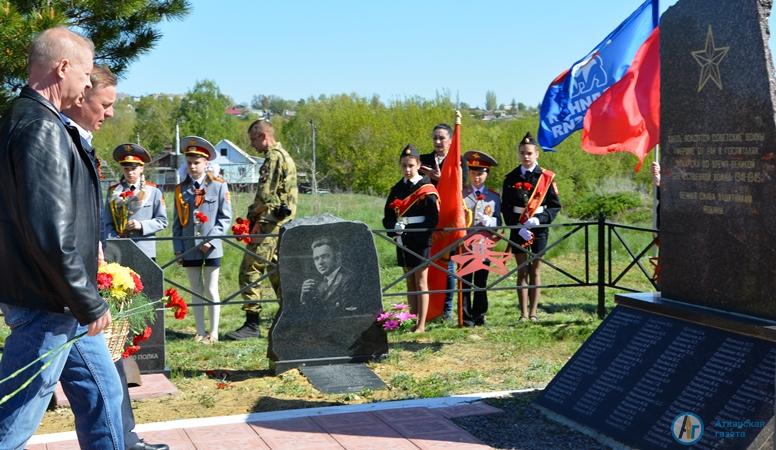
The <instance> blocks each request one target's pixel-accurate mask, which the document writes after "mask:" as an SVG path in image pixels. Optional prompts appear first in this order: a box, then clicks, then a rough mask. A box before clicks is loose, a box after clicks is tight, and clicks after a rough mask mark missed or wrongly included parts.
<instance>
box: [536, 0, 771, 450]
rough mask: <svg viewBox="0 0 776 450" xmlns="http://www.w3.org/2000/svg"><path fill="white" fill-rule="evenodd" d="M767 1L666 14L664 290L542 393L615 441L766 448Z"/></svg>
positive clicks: (593, 342) (686, 7) (587, 347)
mask: <svg viewBox="0 0 776 450" xmlns="http://www.w3.org/2000/svg"><path fill="white" fill-rule="evenodd" d="M770 8H771V2H770V1H758V0H725V1H707V0H679V2H678V3H677V4H676V5H675V6H672V7H670V8H669V9H668V10H667V11H666V12H665V14H663V17H662V18H661V22H660V34H661V36H660V39H661V46H660V47H661V71H660V74H661V91H660V98H661V111H660V114H661V120H660V122H661V150H662V160H661V166H662V169H663V170H662V180H661V186H660V188H661V204H660V214H661V218H660V222H661V229H660V264H661V272H660V276H661V280H660V283H661V289H662V291H661V292H660V293H649V294H625V295H617V296H615V301H616V302H617V303H618V306H617V307H616V308H615V309H614V311H612V313H611V314H610V315H609V316H608V317H607V318H606V319H605V320H604V322H603V323H602V324H601V326H600V327H599V328H598V329H597V330H596V332H595V333H594V334H593V335H592V336H591V337H590V338H589V339H588V340H587V341H586V342H585V343H584V344H583V345H582V347H581V348H580V350H579V351H577V353H576V354H575V355H574V356H573V357H572V358H571V360H570V361H569V362H568V363H567V364H566V365H565V366H564V367H563V369H561V371H560V372H559V373H558V375H557V376H556V377H555V378H554V379H553V380H552V382H551V383H550V384H549V385H548V386H547V388H546V389H545V390H544V392H543V393H542V395H541V396H540V397H539V398H537V400H536V405H537V406H538V407H539V408H540V409H542V410H543V411H544V412H545V413H546V414H548V415H549V416H551V417H553V418H555V419H558V420H560V421H563V422H566V423H569V424H572V425H574V426H581V428H582V429H583V431H587V432H589V433H590V434H592V435H594V436H596V437H597V438H599V439H600V440H602V441H604V442H605V443H608V444H611V445H614V446H616V447H621V446H628V447H633V448H687V447H688V446H692V448H714V449H723V448H724V449H738V448H742V449H743V448H747V449H752V448H758V449H759V448H773V446H774V439H773V433H774V376H775V375H776V322H774V320H775V319H776V297H774V295H773V292H774V290H776V241H775V240H774V239H773V238H772V233H773V231H772V230H773V229H774V226H775V225H776V203H775V202H774V201H773V198H774V193H776V178H774V175H776V173H774V172H775V170H776V159H774V157H775V156H776V153H775V152H776V134H775V133H774V131H776V126H775V125H776V119H775V117H776V116H775V115H774V87H776V83H775V81H774V77H773V67H772V63H771V56H770V50H769V49H768V46H767V42H768V16H769V15H770Z"/></svg>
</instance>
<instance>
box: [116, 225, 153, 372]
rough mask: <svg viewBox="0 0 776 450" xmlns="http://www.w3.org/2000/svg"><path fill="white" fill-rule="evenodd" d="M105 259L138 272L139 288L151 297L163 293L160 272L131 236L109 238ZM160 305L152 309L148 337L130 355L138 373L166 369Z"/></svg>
mask: <svg viewBox="0 0 776 450" xmlns="http://www.w3.org/2000/svg"><path fill="white" fill-rule="evenodd" d="M105 259H106V260H107V261H111V262H117V263H119V264H121V265H123V266H127V267H129V268H131V269H132V270H134V271H135V272H137V274H138V275H140V279H141V280H142V281H143V292H144V293H145V294H146V295H147V296H148V298H149V299H151V300H154V301H155V300H158V299H160V298H162V295H163V293H164V288H163V282H164V272H163V271H162V268H161V267H159V266H158V265H157V264H156V262H154V260H152V259H151V258H149V257H148V255H146V254H145V253H143V251H142V250H140V248H139V247H138V246H137V244H135V243H134V242H133V241H132V240H131V239H110V240H108V242H107V246H106V248H105ZM163 306H164V305H161V306H160V307H159V309H157V311H156V321H155V322H154V324H153V325H151V337H150V338H149V339H148V340H147V341H145V342H143V343H142V344H141V345H140V351H138V352H137V353H136V354H134V355H133V356H131V358H133V359H134V360H135V361H136V362H137V365H138V367H139V368H140V373H160V372H166V371H167V368H166V363H165V350H164V345H165V334H164V308H163Z"/></svg>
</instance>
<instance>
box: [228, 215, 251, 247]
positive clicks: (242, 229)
mask: <svg viewBox="0 0 776 450" xmlns="http://www.w3.org/2000/svg"><path fill="white" fill-rule="evenodd" d="M232 234H233V235H235V236H239V235H245V234H251V222H250V220H248V219H243V218H242V217H238V218H237V219H236V220H235V224H234V225H232ZM237 240H238V241H243V242H245V244H246V245H247V244H250V243H251V237H250V236H245V237H239V238H237Z"/></svg>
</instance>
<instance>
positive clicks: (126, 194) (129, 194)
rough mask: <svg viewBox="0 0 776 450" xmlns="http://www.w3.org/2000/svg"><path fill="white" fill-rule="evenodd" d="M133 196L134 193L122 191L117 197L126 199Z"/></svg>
mask: <svg viewBox="0 0 776 450" xmlns="http://www.w3.org/2000/svg"><path fill="white" fill-rule="evenodd" d="M133 195H135V191H124V192H122V193H121V194H119V197H121V198H123V199H126V198H127V197H132V196H133Z"/></svg>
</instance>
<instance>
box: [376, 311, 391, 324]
mask: <svg viewBox="0 0 776 450" xmlns="http://www.w3.org/2000/svg"><path fill="white" fill-rule="evenodd" d="M390 318H391V313H387V312H385V311H383V312H382V313H380V315H379V316H377V321H378V322H382V321H384V320H387V319H390Z"/></svg>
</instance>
